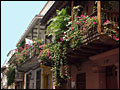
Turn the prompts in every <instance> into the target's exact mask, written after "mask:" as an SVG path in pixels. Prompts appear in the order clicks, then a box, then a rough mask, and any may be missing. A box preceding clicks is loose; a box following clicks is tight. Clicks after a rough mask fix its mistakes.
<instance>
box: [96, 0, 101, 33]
mask: <svg viewBox="0 0 120 90" xmlns="http://www.w3.org/2000/svg"><path fill="white" fill-rule="evenodd" d="M97 18H98V19H97V20H98V27H97V30H98V33H99V34H100V33H101V1H97Z"/></svg>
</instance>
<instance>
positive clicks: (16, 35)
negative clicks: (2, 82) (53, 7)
mask: <svg viewBox="0 0 120 90" xmlns="http://www.w3.org/2000/svg"><path fill="white" fill-rule="evenodd" d="M46 2H47V1H1V66H2V65H3V63H4V61H5V60H6V59H7V54H8V53H9V51H10V50H13V49H16V44H17V42H18V40H19V39H20V37H21V36H22V35H23V33H24V32H25V30H26V28H27V27H28V25H29V23H30V22H31V20H32V19H33V18H34V16H35V15H36V14H39V12H40V11H41V10H42V8H43V7H44V5H45V4H46Z"/></svg>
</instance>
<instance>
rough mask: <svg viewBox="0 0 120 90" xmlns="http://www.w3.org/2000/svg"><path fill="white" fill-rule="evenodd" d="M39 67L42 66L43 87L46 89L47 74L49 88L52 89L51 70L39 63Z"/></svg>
mask: <svg viewBox="0 0 120 90" xmlns="http://www.w3.org/2000/svg"><path fill="white" fill-rule="evenodd" d="M40 67H41V68H43V74H42V76H43V89H47V75H49V89H52V72H51V68H50V67H47V66H44V65H40Z"/></svg>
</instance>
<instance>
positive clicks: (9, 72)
mask: <svg viewBox="0 0 120 90" xmlns="http://www.w3.org/2000/svg"><path fill="white" fill-rule="evenodd" d="M6 76H7V86H9V85H11V84H12V83H13V82H14V79H15V68H13V67H8V70H7V71H6Z"/></svg>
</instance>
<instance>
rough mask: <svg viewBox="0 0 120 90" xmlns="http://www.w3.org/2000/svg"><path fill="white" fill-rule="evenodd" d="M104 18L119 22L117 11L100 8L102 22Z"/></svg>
mask: <svg viewBox="0 0 120 90" xmlns="http://www.w3.org/2000/svg"><path fill="white" fill-rule="evenodd" d="M106 20H110V21H114V22H115V23H116V24H118V23H119V12H114V11H110V10H102V22H105V21H106Z"/></svg>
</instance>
